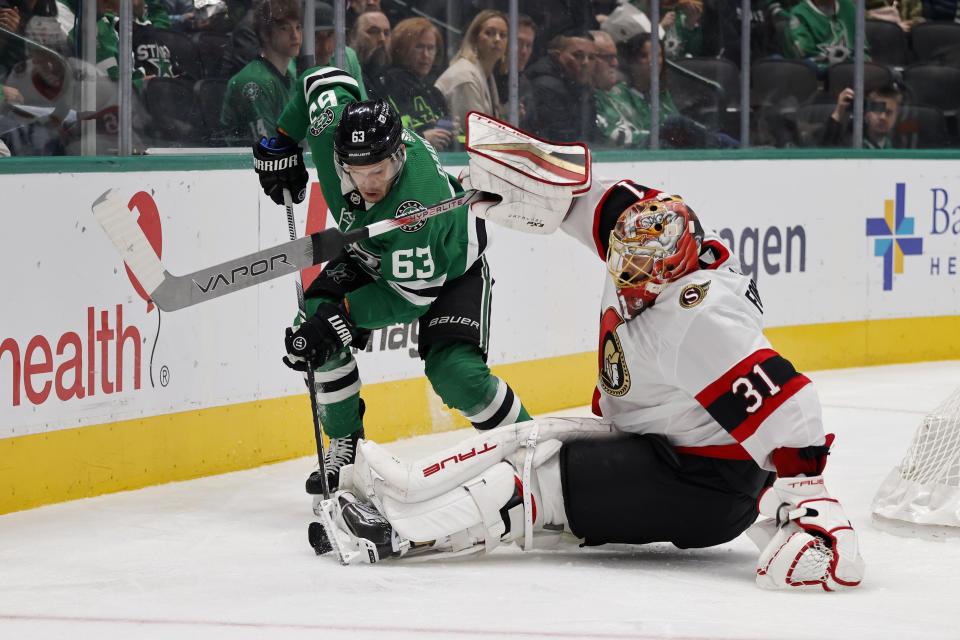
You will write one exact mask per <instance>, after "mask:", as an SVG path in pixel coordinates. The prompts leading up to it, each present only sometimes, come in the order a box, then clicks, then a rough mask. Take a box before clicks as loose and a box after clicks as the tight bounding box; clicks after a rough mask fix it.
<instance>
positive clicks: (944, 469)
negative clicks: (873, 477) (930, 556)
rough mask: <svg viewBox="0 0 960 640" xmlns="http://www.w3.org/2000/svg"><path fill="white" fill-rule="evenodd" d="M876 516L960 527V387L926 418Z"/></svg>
mask: <svg viewBox="0 0 960 640" xmlns="http://www.w3.org/2000/svg"><path fill="white" fill-rule="evenodd" d="M873 513H874V516H875V519H878V518H879V519H881V520H882V519H886V520H888V521H893V523H898V522H900V523H906V524H908V525H932V526H934V527H937V528H942V527H960V389H957V390H956V391H954V392H953V394H952V395H951V396H950V397H949V398H947V399H946V400H945V401H944V402H943V403H942V404H941V405H940V406H938V407H937V408H936V409H934V411H933V413H931V414H929V415H927V416H926V417H925V418H924V419H923V423H922V424H921V425H920V428H919V429H917V433H916V434H915V435H914V437H913V443H912V444H911V445H910V449H909V450H908V451H907V455H906V457H905V458H904V459H903V461H902V462H901V463H900V466H898V467H895V468H894V469H893V471H891V472H890V474H889V475H888V476H887V478H886V479H885V480H884V481H883V484H882V485H880V489H879V490H878V491H877V495H876V496H875V497H874V499H873Z"/></svg>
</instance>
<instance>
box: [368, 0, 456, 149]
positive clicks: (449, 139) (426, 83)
mask: <svg viewBox="0 0 960 640" xmlns="http://www.w3.org/2000/svg"><path fill="white" fill-rule="evenodd" d="M442 56H443V36H441V35H440V31H439V30H438V29H437V28H436V27H435V26H434V25H433V23H431V22H430V21H429V20H427V19H426V18H407V19H406V20H401V21H400V22H398V23H397V26H396V27H394V29H393V36H392V37H391V40H390V57H391V59H392V60H393V63H394V64H393V66H392V67H390V68H389V69H387V70H386V71H385V72H384V74H383V75H382V76H381V78H380V82H381V87H382V89H383V93H384V94H385V96H384V97H385V98H386V99H387V100H389V101H390V104H391V105H392V106H393V108H394V109H396V111H397V113H399V114H400V119H401V121H402V122H403V126H404V127H406V128H407V129H410V130H411V131H413V132H414V133H416V134H417V135H419V136H420V137H422V138H424V139H426V140H427V141H428V142H429V143H430V144H432V145H433V146H434V147H436V148H437V149H438V150H439V151H445V150H448V149H449V148H450V147H451V145H452V143H453V141H454V139H455V136H456V126H455V125H454V123H453V121H452V120H451V119H450V116H449V110H448V108H447V101H446V100H445V99H444V97H443V94H442V93H440V90H439V89H437V88H436V87H435V86H433V76H434V75H435V73H434V71H435V68H436V65H437V63H438V62H439V61H440V59H441V57H442Z"/></svg>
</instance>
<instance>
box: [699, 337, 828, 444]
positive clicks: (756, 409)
mask: <svg viewBox="0 0 960 640" xmlns="http://www.w3.org/2000/svg"><path fill="white" fill-rule="evenodd" d="M764 364H766V368H764V366H763V365H764ZM809 383H810V379H809V378H807V377H806V376H804V375H803V374H801V373H798V372H796V371H795V370H794V369H793V366H792V365H790V363H789V362H787V361H786V360H784V359H783V357H782V356H780V354H778V353H777V352H776V351H774V350H773V349H759V350H757V351H755V352H754V353H752V354H751V355H749V356H747V357H746V358H744V359H743V360H741V361H740V362H738V363H737V364H735V365H734V366H733V367H731V368H730V370H729V371H727V372H726V373H725V374H723V375H722V376H721V377H720V378H718V379H717V380H715V381H714V382H712V383H710V384H709V385H707V387H706V388H705V389H703V391H701V392H700V393H698V394H697V395H696V400H697V402H699V403H700V404H701V405H702V406H703V408H704V409H706V410H707V411H708V412H709V413H710V415H711V416H713V418H714V419H715V420H717V422H718V423H720V425H721V426H722V427H723V428H724V430H726V431H727V432H728V433H729V434H730V435H732V436H733V437H734V438H736V440H737V442H743V441H744V440H746V439H747V438H749V437H750V436H752V435H753V434H754V432H756V430H757V429H758V428H759V427H760V425H761V424H763V421H764V420H766V419H767V417H769V416H770V414H771V413H773V412H774V411H776V410H777V409H778V408H779V407H780V406H781V405H782V404H783V403H784V402H786V401H787V400H789V399H790V398H791V397H793V395H794V394H796V393H797V391H799V390H800V389H802V388H803V387H805V386H806V385H807V384H809Z"/></svg>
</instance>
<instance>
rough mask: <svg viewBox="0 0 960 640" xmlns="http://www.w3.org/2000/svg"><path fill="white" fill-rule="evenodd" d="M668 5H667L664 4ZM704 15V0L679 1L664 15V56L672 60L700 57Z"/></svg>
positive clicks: (662, 23)
mask: <svg viewBox="0 0 960 640" xmlns="http://www.w3.org/2000/svg"><path fill="white" fill-rule="evenodd" d="M662 4H664V5H665V4H666V3H662ZM702 15H703V2H702V0H679V1H678V2H677V3H676V6H674V7H673V8H672V9H670V10H668V11H667V12H666V13H664V14H663V17H662V18H661V19H660V26H661V27H662V28H663V32H664V33H663V54H664V55H665V56H666V57H667V58H668V59H670V60H678V59H680V58H689V57H692V56H698V55H700V50H701V49H702V48H703V32H702V29H701V23H700V18H701V16H702Z"/></svg>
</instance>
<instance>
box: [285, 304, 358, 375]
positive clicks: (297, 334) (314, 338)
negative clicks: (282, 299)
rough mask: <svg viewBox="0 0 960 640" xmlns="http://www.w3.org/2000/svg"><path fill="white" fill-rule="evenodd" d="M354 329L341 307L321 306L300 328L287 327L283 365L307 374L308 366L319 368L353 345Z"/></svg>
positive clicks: (354, 326)
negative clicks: (338, 352)
mask: <svg viewBox="0 0 960 640" xmlns="http://www.w3.org/2000/svg"><path fill="white" fill-rule="evenodd" d="M354 329H356V324H354V322H353V320H352V319H351V318H350V314H349V313H347V311H346V309H344V308H343V306H342V305H335V304H331V303H329V302H322V303H320V306H319V307H317V311H316V313H314V314H313V315H312V316H310V317H309V318H307V319H306V320H305V321H304V322H302V323H301V324H300V326H299V327H287V332H286V337H285V338H284V340H283V343H284V345H285V346H286V348H287V355H285V356H284V357H283V363H284V364H285V365H287V366H288V367H290V368H291V369H293V370H295V371H306V370H307V366H308V364H309V365H310V366H312V367H313V368H317V367H319V366H321V365H323V364H324V363H325V362H326V361H327V360H329V359H330V357H331V356H333V354H335V353H336V352H337V351H339V350H340V349H343V348H344V347H346V346H347V345H349V344H350V343H352V342H353V333H352V332H353V330H354Z"/></svg>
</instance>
